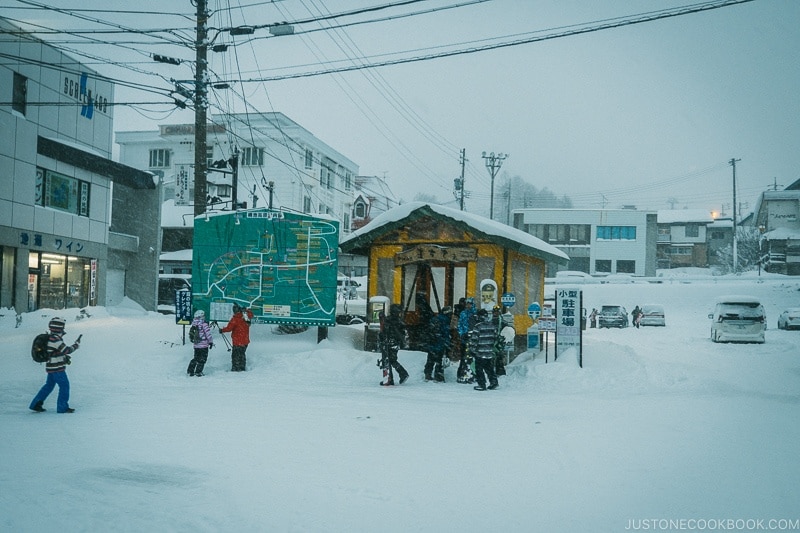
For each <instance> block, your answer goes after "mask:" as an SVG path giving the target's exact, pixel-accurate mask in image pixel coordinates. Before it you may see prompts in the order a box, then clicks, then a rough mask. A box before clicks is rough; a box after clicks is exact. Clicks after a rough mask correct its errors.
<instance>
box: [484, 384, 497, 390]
mask: <svg viewBox="0 0 800 533" xmlns="http://www.w3.org/2000/svg"><path fill="white" fill-rule="evenodd" d="M498 386H499V385H498V384H497V383H492V384H491V385H489V386H488V387H487V388H488V389H489V390H495V389H496V388H497V387H498Z"/></svg>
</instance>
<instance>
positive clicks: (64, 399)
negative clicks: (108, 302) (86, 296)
mask: <svg viewBox="0 0 800 533" xmlns="http://www.w3.org/2000/svg"><path fill="white" fill-rule="evenodd" d="M65 324H66V320H64V319H63V318H59V317H53V318H52V319H50V323H49V324H48V325H47V327H48V329H49V330H50V336H49V338H48V341H47V363H46V364H45V371H46V372H47V381H45V383H44V385H42V388H41V389H39V392H38V393H37V394H36V396H35V397H34V398H33V401H32V402H31V405H30V406H29V409H30V410H31V411H36V412H37V413H41V412H43V411H46V410H47V409H45V408H44V401H45V400H46V399H47V397H48V396H49V395H50V393H51V392H53V389H54V388H55V386H56V385H58V399H57V400H56V412H58V413H74V412H75V409H73V408H71V407H70V406H69V379H67V365H68V364H70V362H71V361H70V354H71V353H72V352H74V351H75V350H77V349H78V348H79V347H80V345H81V337H82V335H78V338H77V339H76V340H75V342H74V343H73V344H72V346H67V345H66V344H65V343H64V340H63V337H64V334H65V333H66V331H64V326H65Z"/></svg>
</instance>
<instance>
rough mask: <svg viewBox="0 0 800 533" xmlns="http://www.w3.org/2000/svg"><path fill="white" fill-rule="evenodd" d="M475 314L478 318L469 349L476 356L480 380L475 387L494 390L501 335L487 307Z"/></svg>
mask: <svg viewBox="0 0 800 533" xmlns="http://www.w3.org/2000/svg"><path fill="white" fill-rule="evenodd" d="M475 316H476V318H477V320H476V321H475V324H474V326H473V328H472V329H471V331H470V333H469V350H470V353H472V354H473V355H474V357H475V380H476V381H477V382H478V384H477V385H476V386H475V387H474V389H475V390H481V391H482V390H486V389H487V388H488V389H489V390H494V389H496V388H497V374H495V371H494V363H495V361H494V358H495V355H496V347H497V345H498V342H499V336H500V335H499V333H498V332H497V325H496V324H495V323H494V322H493V321H492V319H491V316H490V315H489V312H488V311H487V310H486V309H480V310H479V311H478V313H477V314H476V315H475ZM487 379H488V381H489V386H488V387H487V386H486V381H487Z"/></svg>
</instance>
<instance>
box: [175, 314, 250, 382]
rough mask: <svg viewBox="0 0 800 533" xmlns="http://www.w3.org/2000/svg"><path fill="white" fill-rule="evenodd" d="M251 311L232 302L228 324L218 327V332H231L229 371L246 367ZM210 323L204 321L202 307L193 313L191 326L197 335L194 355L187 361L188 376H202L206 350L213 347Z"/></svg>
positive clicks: (206, 357)
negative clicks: (231, 314)
mask: <svg viewBox="0 0 800 533" xmlns="http://www.w3.org/2000/svg"><path fill="white" fill-rule="evenodd" d="M252 319H253V312H252V311H251V310H250V309H248V308H246V307H242V306H240V305H237V304H233V316H231V319H230V320H229V321H228V325H227V326H225V327H224V328H222V329H220V330H219V332H220V333H228V332H230V333H231V372H244V371H245V370H246V367H247V356H246V352H247V346H248V345H249V344H250V321H251V320H252ZM212 325H214V326H216V322H213V323H211V324H209V323H208V322H207V321H206V313H205V311H203V310H202V309H200V310H198V311H196V312H195V314H194V320H192V324H191V326H189V327H190V328H192V327H196V328H197V332H198V336H197V339H196V340H195V341H193V343H192V346H193V348H194V357H193V358H192V360H191V361H190V362H189V367H188V368H187V369H186V373H187V374H188V375H190V376H198V377H199V376H202V375H203V369H204V368H205V366H206V361H208V350H210V349H211V348H213V347H214V337H213V335H212V334H211V327H212Z"/></svg>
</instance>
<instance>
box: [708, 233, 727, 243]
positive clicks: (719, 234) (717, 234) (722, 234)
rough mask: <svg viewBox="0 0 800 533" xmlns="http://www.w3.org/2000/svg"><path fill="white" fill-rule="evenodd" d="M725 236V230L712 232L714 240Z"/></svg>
mask: <svg viewBox="0 0 800 533" xmlns="http://www.w3.org/2000/svg"><path fill="white" fill-rule="evenodd" d="M724 238H725V232H724V231H712V232H711V239H712V240H715V241H717V240H720V239H724Z"/></svg>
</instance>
